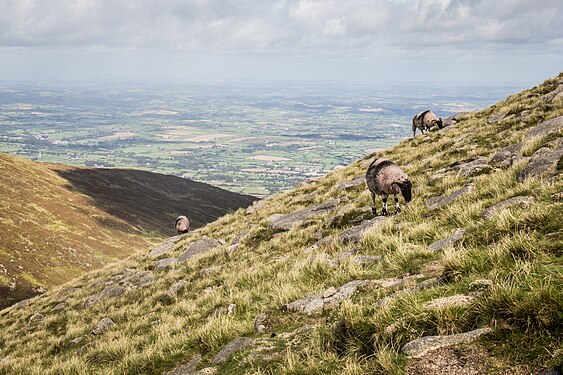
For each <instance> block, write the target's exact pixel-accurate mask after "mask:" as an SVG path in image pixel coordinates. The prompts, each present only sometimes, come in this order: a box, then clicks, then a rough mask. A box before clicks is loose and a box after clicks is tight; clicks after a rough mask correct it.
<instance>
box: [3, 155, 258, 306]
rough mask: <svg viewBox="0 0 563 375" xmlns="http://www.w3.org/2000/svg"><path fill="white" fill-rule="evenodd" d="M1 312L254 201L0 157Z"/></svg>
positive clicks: (156, 179)
mask: <svg viewBox="0 0 563 375" xmlns="http://www.w3.org/2000/svg"><path fill="white" fill-rule="evenodd" d="M0 175H1V176H2V178H1V180H0V217H1V221H0V308H1V307H6V306H7V305H9V304H11V303H13V302H14V301H18V300H21V299H23V298H27V297H29V296H31V295H35V294H37V292H39V291H41V290H42V289H43V288H44V287H51V286H53V285H58V284H61V283H62V282H64V281H67V280H70V279H71V278H73V277H76V276H78V275H80V274H82V273H83V272H84V271H87V270H92V269H96V268H99V267H101V266H103V265H104V264H107V263H108V262H113V261H116V260H118V259H121V258H123V257H125V256H127V255H131V254H132V253H134V252H135V251H139V250H143V249H147V248H149V246H150V245H151V244H154V243H155V241H159V240H162V238H163V237H164V236H170V235H173V234H174V233H175V232H174V219H175V218H176V216H178V215H179V214H187V215H189V216H190V218H191V219H192V224H193V225H194V226H195V227H198V226H201V225H203V224H205V223H207V222H210V221H213V220H215V219H216V218H218V217H220V216H222V215H224V214H225V213H227V212H229V211H233V210H235V209H237V208H238V207H246V206H248V205H249V204H251V203H252V201H253V198H252V197H248V196H242V195H239V194H234V193H231V192H228V191H226V190H222V189H219V188H216V187H213V186H210V185H207V184H202V183H198V182H194V181H190V180H186V179H183V178H178V177H174V176H165V175H160V174H156V173H150V172H144V171H137V170H119V169H90V168H76V167H69V166H64V165H58V164H46V163H36V162H32V161H29V160H24V159H19V158H15V157H13V156H9V155H5V154H0Z"/></svg>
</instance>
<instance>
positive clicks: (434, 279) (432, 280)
mask: <svg viewBox="0 0 563 375" xmlns="http://www.w3.org/2000/svg"><path fill="white" fill-rule="evenodd" d="M439 283H440V280H439V279H438V278H437V277H432V278H430V279H427V280H424V281H423V282H421V283H420V284H417V285H414V286H411V287H409V288H405V289H401V290H398V291H396V292H395V293H392V294H390V295H388V296H387V297H385V298H382V299H380V300H379V301H376V302H375V303H374V304H373V306H374V307H379V306H382V305H384V304H386V303H389V302H391V301H393V300H394V299H396V298H398V297H400V296H403V295H405V294H408V293H415V292H418V291H420V290H423V289H427V288H431V287H433V286H435V285H438V284H439Z"/></svg>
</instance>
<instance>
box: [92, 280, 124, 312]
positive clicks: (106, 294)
mask: <svg viewBox="0 0 563 375" xmlns="http://www.w3.org/2000/svg"><path fill="white" fill-rule="evenodd" d="M126 291H127V289H125V288H124V287H122V286H120V285H112V286H108V287H107V288H105V289H104V290H102V291H101V292H100V293H98V294H95V295H93V296H90V297H88V298H87V299H86V302H85V305H86V307H92V306H94V305H97V304H98V303H100V302H103V301H105V300H108V299H112V298H118V297H121V296H122V295H124V294H125V292H126Z"/></svg>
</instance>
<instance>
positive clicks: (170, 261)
mask: <svg viewBox="0 0 563 375" xmlns="http://www.w3.org/2000/svg"><path fill="white" fill-rule="evenodd" d="M176 263H178V259H177V258H164V259H160V260H159V261H157V262H156V263H155V265H154V270H155V271H164V270H167V269H170V268H174V267H175V266H176Z"/></svg>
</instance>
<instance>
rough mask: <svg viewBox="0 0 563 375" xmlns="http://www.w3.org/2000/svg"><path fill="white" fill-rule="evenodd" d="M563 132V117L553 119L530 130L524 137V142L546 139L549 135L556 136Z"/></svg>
mask: <svg viewBox="0 0 563 375" xmlns="http://www.w3.org/2000/svg"><path fill="white" fill-rule="evenodd" d="M562 130H563V116H559V117H555V118H552V119H551V120H547V121H544V122H541V123H539V124H538V125H536V126H534V127H533V128H531V129H530V130H528V131H527V132H526V135H524V140H528V139H532V138H536V137H545V136H546V135H549V134H554V133H558V132H561V131H562Z"/></svg>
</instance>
